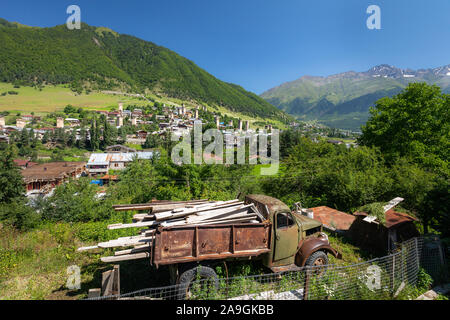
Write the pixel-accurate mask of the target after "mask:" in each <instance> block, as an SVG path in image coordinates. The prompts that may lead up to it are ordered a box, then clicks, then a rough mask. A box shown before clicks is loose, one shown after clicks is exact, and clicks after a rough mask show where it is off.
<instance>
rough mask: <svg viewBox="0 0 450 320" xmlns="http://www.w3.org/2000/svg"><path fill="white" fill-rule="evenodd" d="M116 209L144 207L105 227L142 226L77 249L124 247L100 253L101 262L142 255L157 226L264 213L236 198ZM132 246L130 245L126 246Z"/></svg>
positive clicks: (255, 217) (254, 218) (253, 218)
mask: <svg viewBox="0 0 450 320" xmlns="http://www.w3.org/2000/svg"><path fill="white" fill-rule="evenodd" d="M113 208H114V209H115V210H116V211H125V210H135V211H147V212H146V213H138V214H135V215H134V216H133V222H132V223H127V224H122V223H119V224H112V225H109V226H108V229H110V230H114V229H123V228H143V229H141V230H140V231H139V234H138V235H136V236H131V237H121V238H118V239H115V240H110V241H106V242H100V243H98V244H97V245H95V246H90V247H82V248H79V249H78V251H84V250H90V249H96V248H127V247H128V249H124V250H119V251H116V252H115V253H114V256H110V257H103V258H101V260H102V261H103V262H117V261H124V260H133V259H142V258H148V257H150V252H151V246H152V241H153V239H154V237H155V231H156V228H157V227H158V226H162V227H173V226H191V225H213V224H214V225H216V224H234V223H249V222H251V223H259V222H262V221H263V220H264V217H263V216H262V215H261V214H260V213H259V212H258V210H257V208H256V207H255V206H254V205H253V204H244V202H243V201H239V200H238V199H234V200H229V201H208V200H193V201H164V200H163V201H152V202H149V203H143V204H127V205H115V206H113ZM129 247H132V248H129Z"/></svg>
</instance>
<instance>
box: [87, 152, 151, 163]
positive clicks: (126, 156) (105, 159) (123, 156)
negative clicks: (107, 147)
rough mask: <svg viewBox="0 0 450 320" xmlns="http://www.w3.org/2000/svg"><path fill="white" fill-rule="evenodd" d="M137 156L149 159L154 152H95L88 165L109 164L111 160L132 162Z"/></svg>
mask: <svg viewBox="0 0 450 320" xmlns="http://www.w3.org/2000/svg"><path fill="white" fill-rule="evenodd" d="M136 156H137V158H138V159H143V160H149V159H152V158H153V152H128V153H125V152H117V153H93V154H91V157H90V158H89V162H88V164H87V165H88V166H90V165H109V163H110V162H131V161H133V159H134V158H135V157H136Z"/></svg>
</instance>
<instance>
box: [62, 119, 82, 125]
mask: <svg viewBox="0 0 450 320" xmlns="http://www.w3.org/2000/svg"><path fill="white" fill-rule="evenodd" d="M64 121H66V122H67V123H68V124H69V126H70V127H77V126H79V125H80V120H79V119H75V118H66V119H65V120H64Z"/></svg>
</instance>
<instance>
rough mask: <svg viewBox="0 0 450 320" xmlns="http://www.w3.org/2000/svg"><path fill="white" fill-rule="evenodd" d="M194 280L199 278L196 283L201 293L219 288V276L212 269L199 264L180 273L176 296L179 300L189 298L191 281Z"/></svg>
mask: <svg viewBox="0 0 450 320" xmlns="http://www.w3.org/2000/svg"><path fill="white" fill-rule="evenodd" d="M196 280H200V281H199V282H198V283H199V285H200V287H201V288H200V289H201V291H202V293H208V291H209V290H210V289H213V290H216V291H217V290H218V289H219V278H218V277H217V274H216V272H215V271H214V269H212V268H210V267H206V266H202V265H199V266H196V267H194V268H191V269H188V270H186V271H184V272H183V273H182V274H181V275H180V278H179V289H178V297H177V298H178V299H180V300H184V299H189V298H190V297H191V295H192V293H191V289H192V288H191V286H192V283H193V282H194V281H196Z"/></svg>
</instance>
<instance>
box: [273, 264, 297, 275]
mask: <svg viewBox="0 0 450 320" xmlns="http://www.w3.org/2000/svg"><path fill="white" fill-rule="evenodd" d="M301 269H302V268H301V267H299V266H297V265H295V264H289V265H287V266H279V267H270V270H272V272H274V273H280V272H286V271H298V270H301Z"/></svg>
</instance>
